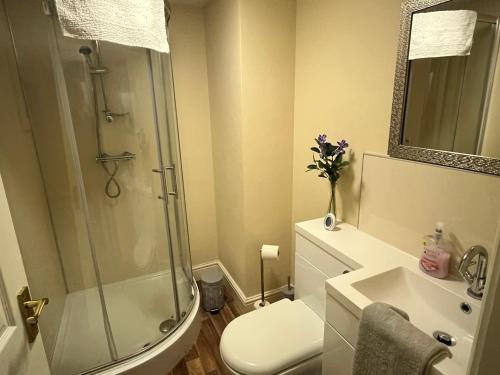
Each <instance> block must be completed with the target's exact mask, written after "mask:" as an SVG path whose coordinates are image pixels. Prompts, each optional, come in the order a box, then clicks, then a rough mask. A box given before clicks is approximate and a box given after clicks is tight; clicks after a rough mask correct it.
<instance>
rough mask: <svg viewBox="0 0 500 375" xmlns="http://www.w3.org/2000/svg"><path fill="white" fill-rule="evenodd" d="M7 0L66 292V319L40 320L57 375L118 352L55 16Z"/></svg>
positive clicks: (63, 313)
mask: <svg viewBox="0 0 500 375" xmlns="http://www.w3.org/2000/svg"><path fill="white" fill-rule="evenodd" d="M4 6H5V8H3V9H5V11H6V16H7V17H8V21H9V26H10V29H11V32H12V39H13V43H14V45H15V50H16V55H17V56H16V57H17V61H16V63H17V69H18V72H19V81H20V82H21V85H22V91H23V93H22V95H23V96H24V100H25V103H26V107H27V112H28V114H29V120H30V121H29V126H30V128H29V129H26V130H24V131H25V132H28V133H30V134H31V135H32V137H33V143H34V145H35V148H36V155H37V158H38V163H39V168H40V172H41V175H42V179H43V184H44V187H45V194H46V199H47V204H48V208H49V211H50V217H51V224H52V227H53V235H54V239H55V241H56V242H57V249H56V250H55V251H57V252H58V256H59V259H60V263H61V266H62V269H63V274H64V283H65V285H64V288H65V289H66V291H67V294H66V296H65V298H64V307H63V309H61V310H60V311H57V310H51V311H52V314H54V315H56V314H57V319H58V320H59V321H60V324H59V325H58V326H57V325H55V326H51V327H49V326H45V325H44V324H45V323H44V322H45V320H43V319H41V333H42V338H43V340H44V345H45V348H46V352H47V357H48V358H49V360H50V362H51V363H50V364H51V372H52V374H54V375H60V374H61V375H62V374H75V373H80V372H82V371H86V370H88V369H89V368H94V367H98V366H101V365H104V364H106V363H108V362H110V361H111V360H112V359H113V358H112V354H111V350H110V347H109V345H108V340H107V339H108V337H107V335H106V329H105V314H104V311H103V305H102V303H101V302H102V300H101V298H100V295H99V290H98V285H99V283H98V280H97V278H96V272H95V268H94V265H95V264H94V261H93V259H92V252H91V243H90V242H89V238H90V237H89V233H88V232H87V228H86V220H85V212H84V209H83V207H84V205H83V204H82V199H81V198H82V197H81V194H80V192H81V191H80V187H81V186H80V183H79V174H78V171H79V165H78V163H77V160H76V159H75V158H74V156H75V154H74V153H73V151H74V149H73V147H72V137H71V135H70V134H68V132H67V130H68V128H67V126H68V125H71V124H70V121H71V118H70V117H69V112H68V109H69V108H68V106H67V102H66V101H65V98H66V93H65V91H66V87H65V83H64V76H63V75H62V70H61V66H60V61H59V57H58V53H57V48H56V45H55V40H54V34H53V29H52V21H51V19H50V18H48V17H46V16H45V15H44V14H43V12H42V10H41V6H40V3H39V2H32V1H28V2H19V1H15V0H5V2H4ZM68 121H69V122H68ZM11 125H13V124H11ZM20 151H21V150H18V151H17V152H20ZM12 155H14V153H12ZM16 162H22V159H18V160H15V159H13V160H12V163H13V165H15V163H16ZM18 168H23V165H19V167H18ZM28 272H29V270H28ZM39 287H40V288H41V291H40V292H38V293H37V295H46V294H45V293H43V291H44V290H46V289H45V288H44V285H39ZM47 297H49V299H52V297H53V296H51V295H50V294H48V295H47ZM54 300H55V298H54ZM50 306H52V305H49V308H51V307H50ZM49 338H50V341H49ZM49 342H51V343H52V345H48V343H49Z"/></svg>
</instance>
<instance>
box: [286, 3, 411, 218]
mask: <svg viewBox="0 0 500 375" xmlns="http://www.w3.org/2000/svg"><path fill="white" fill-rule="evenodd" d="M400 6H401V1H400V0H390V1H385V2H383V4H382V3H380V2H376V1H370V0H359V1H355V2H354V1H351V0H316V1H310V0H298V1H297V46H296V54H295V56H296V62H295V66H296V69H295V125H294V127H295V130H294V163H293V189H294V192H293V221H294V222H297V221H302V220H306V219H311V218H315V217H320V216H323V215H324V214H325V211H326V209H327V205H328V200H329V194H328V183H327V182H326V181H325V180H324V179H321V178H318V177H316V176H315V175H314V174H311V173H305V167H306V165H308V164H310V162H311V159H312V155H311V151H310V150H309V147H311V146H312V145H313V144H314V142H313V138H315V137H316V136H317V135H318V134H319V133H326V134H327V135H328V136H329V137H330V139H331V140H332V141H333V140H337V139H340V138H344V139H346V140H348V141H349V144H350V146H351V147H352V150H353V151H354V154H353V155H352V158H351V161H352V165H351V166H350V168H349V170H348V172H347V173H346V174H345V175H344V176H343V177H342V178H341V180H340V185H339V194H338V195H339V202H338V205H339V206H340V210H339V211H340V214H341V216H342V217H343V219H344V220H345V221H347V222H348V223H351V224H356V222H357V217H358V211H359V193H360V192H359V186H360V179H361V166H362V163H361V159H362V155H363V152H364V151H366V150H371V151H378V152H385V151H386V150H387V139H388V133H389V120H390V113H391V102H392V88H393V80H394V68H395V62H396V48H397V39H398V30H399V10H400Z"/></svg>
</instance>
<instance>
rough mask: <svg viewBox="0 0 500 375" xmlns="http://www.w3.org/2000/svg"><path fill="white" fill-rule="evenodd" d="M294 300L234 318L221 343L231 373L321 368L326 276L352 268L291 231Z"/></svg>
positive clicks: (258, 374)
mask: <svg viewBox="0 0 500 375" xmlns="http://www.w3.org/2000/svg"><path fill="white" fill-rule="evenodd" d="M295 238H296V250H295V292H296V294H295V298H296V299H295V301H293V302H292V301H290V300H288V299H285V300H281V301H279V302H276V303H273V304H272V305H270V306H268V307H265V308H263V309H260V310H255V311H252V312H250V313H248V314H245V315H242V316H240V317H238V318H236V319H234V320H233V321H232V322H231V323H230V324H229V325H228V326H227V327H226V329H225V330H224V332H223V334H222V338H221V343H220V352H221V355H222V359H223V361H224V363H225V365H226V367H227V369H228V370H229V372H230V373H233V374H240V375H243V374H244V375H270V374H294V375H295V374H308V375H314V374H321V362H322V352H323V332H324V320H325V303H326V292H325V281H326V280H327V279H330V278H332V277H335V276H338V275H341V274H343V273H346V272H349V271H351V270H352V269H351V268H350V267H348V266H347V265H345V264H344V263H342V262H341V261H339V260H338V259H336V258H335V257H333V256H332V255H331V254H329V253H328V252H327V251H325V250H323V249H322V248H321V247H320V246H318V245H316V244H314V243H312V242H310V241H309V240H308V239H306V238H305V237H303V236H302V235H300V234H299V233H296V236H295Z"/></svg>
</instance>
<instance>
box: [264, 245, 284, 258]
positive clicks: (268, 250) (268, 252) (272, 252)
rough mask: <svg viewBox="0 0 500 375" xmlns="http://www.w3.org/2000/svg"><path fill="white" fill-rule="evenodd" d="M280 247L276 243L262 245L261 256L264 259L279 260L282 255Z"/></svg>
mask: <svg viewBox="0 0 500 375" xmlns="http://www.w3.org/2000/svg"><path fill="white" fill-rule="evenodd" d="M279 248H280V247H279V246H275V245H262V249H260V256H261V257H262V259H263V260H278V258H279V256H280V251H279Z"/></svg>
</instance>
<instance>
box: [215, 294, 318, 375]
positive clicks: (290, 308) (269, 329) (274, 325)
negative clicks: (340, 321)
mask: <svg viewBox="0 0 500 375" xmlns="http://www.w3.org/2000/svg"><path fill="white" fill-rule="evenodd" d="M322 350H323V320H321V318H320V317H319V316H318V315H316V313H314V312H313V311H312V310H311V309H310V308H309V307H308V306H307V305H306V304H305V303H304V302H302V301H300V300H296V301H293V302H292V301H290V300H288V299H284V300H281V301H279V302H276V303H273V304H272V305H270V306H268V307H265V308H262V309H259V310H255V311H252V312H250V313H248V314H244V315H242V316H240V317H238V318H236V319H234V320H233V321H232V322H231V323H229V324H228V326H227V327H226V329H225V330H224V332H223V333H222V337H221V342H220V352H221V356H222V359H223V360H224V362H225V363H226V364H227V366H228V367H230V369H231V370H232V371H233V372H234V373H236V374H244V375H271V374H278V373H283V372H286V370H287V369H289V368H292V367H294V366H297V365H300V363H302V362H306V361H307V360H309V359H311V358H315V357H317V356H319V355H320V354H321V353H322Z"/></svg>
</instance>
